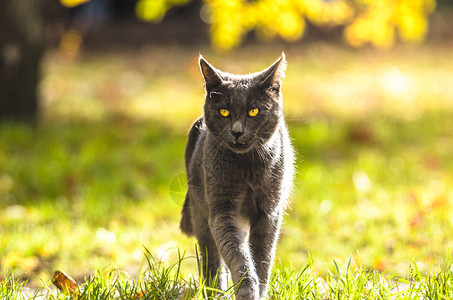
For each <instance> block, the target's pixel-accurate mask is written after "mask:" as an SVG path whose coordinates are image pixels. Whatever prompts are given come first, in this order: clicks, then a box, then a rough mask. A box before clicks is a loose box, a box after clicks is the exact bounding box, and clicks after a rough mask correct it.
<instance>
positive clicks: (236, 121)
mask: <svg viewBox="0 0 453 300" xmlns="http://www.w3.org/2000/svg"><path fill="white" fill-rule="evenodd" d="M199 63H200V67H201V71H202V74H203V77H204V79H205V83H206V99H205V105H204V115H203V116H202V117H200V118H199V119H198V120H197V121H196V122H195V123H194V125H193V126H192V129H191V130H190V133H189V139H188V142H187V147H186V154H185V159H186V169H187V179H188V186H189V187H188V191H187V195H186V200H185V203H184V207H183V210H182V218H181V224H180V227H181V230H182V231H183V232H184V233H186V234H188V235H194V236H195V237H196V238H197V239H198V243H199V247H200V252H201V255H202V258H203V263H204V266H203V273H204V274H203V275H204V276H205V278H207V279H208V280H209V278H211V277H213V276H214V275H215V274H216V272H218V270H220V268H221V266H222V265H223V264H226V266H227V267H228V269H229V270H230V272H231V276H232V279H233V283H234V284H235V285H237V291H236V299H258V298H259V297H260V296H265V295H266V291H267V284H268V281H269V277H270V272H271V267H272V263H273V259H274V255H275V249H276V245H277V239H278V234H279V230H280V225H281V220H282V214H283V210H284V207H285V202H286V200H287V198H288V196H289V193H290V189H291V184H292V177H293V160H294V159H293V150H292V147H291V143H290V138H289V135H288V131H287V128H286V125H285V122H284V119H283V111H282V96H281V91H280V84H281V79H282V77H283V76H284V72H285V68H286V61H285V56H284V55H283V54H282V57H280V59H279V60H277V61H276V62H275V63H274V64H273V65H272V66H270V67H269V68H267V69H265V70H263V71H261V72H258V73H254V74H250V75H232V74H229V73H225V72H222V71H220V70H218V69H216V68H214V67H213V66H211V65H210V64H209V63H208V62H207V61H206V60H205V59H204V58H203V57H201V56H200V59H199ZM221 108H224V109H228V110H229V111H230V116H229V117H226V118H225V117H222V116H221V115H220V113H219V110H220V109H221ZM252 108H259V113H258V115H257V116H256V117H250V116H249V115H248V111H249V110H250V109H252ZM235 143H236V144H235ZM243 224H246V226H245V227H244V226H243ZM241 280H242V281H241ZM219 288H222V289H225V288H226V281H225V278H224V275H220V282H219Z"/></svg>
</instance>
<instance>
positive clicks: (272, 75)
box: [199, 53, 286, 153]
mask: <svg viewBox="0 0 453 300" xmlns="http://www.w3.org/2000/svg"><path fill="white" fill-rule="evenodd" d="M199 64H200V68H201V73H202V74H203V77H204V80H205V83H206V99H205V105H204V116H205V122H206V126H207V127H208V130H209V131H210V132H211V133H212V135H213V137H214V138H215V139H216V140H217V141H218V142H219V143H221V144H222V146H224V147H227V148H229V149H231V150H233V151H235V152H237V153H245V152H247V151H249V150H250V149H252V148H253V147H255V146H257V145H264V144H265V143H266V142H267V141H268V140H269V139H270V138H271V137H272V135H273V134H274V132H275V130H276V129H277V127H278V124H279V122H281V121H282V114H283V111H282V105H281V102H282V95H281V91H280V85H281V81H282V78H283V77H284V73H285V70H286V60H285V55H284V54H283V53H282V56H281V57H280V58H279V59H278V60H277V61H276V62H275V63H273V64H272V65H271V66H270V67H268V68H267V69H265V70H263V71H261V72H257V73H253V74H249V75H233V74H230V73H226V72H223V71H220V70H219V69H216V68H215V67H213V66H212V65H211V64H209V63H208V62H207V61H206V60H205V59H204V58H203V57H202V56H201V55H200V58H199Z"/></svg>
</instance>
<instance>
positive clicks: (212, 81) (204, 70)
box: [198, 54, 222, 89]
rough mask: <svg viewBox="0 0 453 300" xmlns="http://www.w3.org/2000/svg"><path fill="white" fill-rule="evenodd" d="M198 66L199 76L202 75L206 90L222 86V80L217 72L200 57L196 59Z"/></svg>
mask: <svg viewBox="0 0 453 300" xmlns="http://www.w3.org/2000/svg"><path fill="white" fill-rule="evenodd" d="M198 63H199V64H200V69H201V74H203V78H204V81H205V83H206V89H210V88H213V87H216V86H219V85H221V84H222V78H221V77H220V74H219V71H218V70H217V69H216V68H214V67H213V66H212V65H211V64H210V63H208V62H207V61H206V59H204V58H203V56H201V54H200V57H199V58H198Z"/></svg>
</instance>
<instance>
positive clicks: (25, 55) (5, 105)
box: [0, 0, 43, 121]
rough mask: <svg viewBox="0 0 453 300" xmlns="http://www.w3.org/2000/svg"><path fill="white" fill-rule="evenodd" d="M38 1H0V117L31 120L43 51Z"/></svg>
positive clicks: (33, 117) (32, 119)
mask: <svg viewBox="0 0 453 300" xmlns="http://www.w3.org/2000/svg"><path fill="white" fill-rule="evenodd" d="M38 2H39V1H30V0H1V1H0V120H5V119H15V120H29V121H34V120H35V119H36V117H37V113H38V91H37V88H38V83H39V75H40V61H41V57H42V54H43V26H42V22H41V19H40V15H39V9H38V4H37V3H38Z"/></svg>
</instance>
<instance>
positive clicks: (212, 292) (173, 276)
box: [0, 250, 453, 300]
mask: <svg viewBox="0 0 453 300" xmlns="http://www.w3.org/2000/svg"><path fill="white" fill-rule="evenodd" d="M175 251H176V250H175ZM177 253H178V257H177V259H176V260H175V262H173V263H168V262H162V261H159V260H156V259H155V258H153V257H152V256H151V254H150V253H149V252H146V259H147V264H146V266H145V267H144V268H143V269H142V270H141V271H140V272H139V273H138V274H137V275H136V276H131V275H130V274H128V273H127V272H125V271H122V270H119V269H117V268H112V267H110V268H106V269H96V270H95V271H94V272H93V273H92V275H90V276H87V277H85V278H84V279H83V281H81V282H79V283H78V286H77V287H76V289H74V290H72V291H70V292H69V291H68V290H59V289H57V288H55V287H53V286H52V285H51V282H49V283H46V282H43V283H42V285H41V287H39V288H36V289H34V290H30V289H29V288H26V287H25V286H24V282H23V281H20V278H17V277H15V275H14V274H13V273H8V274H5V275H6V276H5V277H4V279H3V280H1V281H0V297H2V299H17V300H22V299H24V300H25V299H53V300H59V299H68V298H71V299H80V300H84V299H86V300H88V299H90V300H98V299H99V300H101V299H102V300H106V299H200V300H201V299H233V292H234V286H232V288H230V289H229V290H228V291H219V290H218V289H217V288H216V282H217V281H216V280H217V279H216V278H217V277H216V278H214V280H213V281H212V282H211V283H210V284H207V282H206V281H205V280H199V279H198V278H197V276H192V275H191V276H185V275H184V274H183V273H182V271H181V270H182V269H183V265H184V264H186V263H188V262H192V263H197V264H198V267H199V268H200V267H201V261H200V258H199V257H198V256H197V257H188V256H185V254H184V253H181V252H179V251H177ZM312 263H313V262H312V261H311V260H309V261H308V262H307V263H305V264H303V265H302V266H300V267H297V268H291V269H288V268H283V267H281V266H276V267H274V269H273V272H272V276H271V279H270V282H269V295H268V296H267V297H266V299H319V300H321V299H451V297H452V296H453V289H452V285H453V276H452V274H453V273H452V271H451V266H452V262H451V260H450V259H449V260H447V261H446V262H445V263H444V265H443V266H441V267H435V268H433V269H430V271H429V272H428V273H422V272H420V270H419V268H418V266H417V264H416V263H412V264H411V268H410V272H408V273H407V274H405V275H404V276H395V275H393V276H389V275H387V274H385V273H380V272H377V271H375V270H369V269H366V268H363V267H361V266H358V265H356V264H355V262H354V260H353V259H352V258H349V260H348V263H347V264H346V265H342V264H341V263H340V262H338V261H336V260H333V261H332V262H330V263H329V267H330V265H331V266H332V267H333V270H332V271H331V270H330V269H327V273H326V275H325V276H319V274H318V273H317V272H315V271H314V268H313V264H312ZM326 268H328V267H327V265H326ZM0 275H1V274H0ZM230 284H231V282H230Z"/></svg>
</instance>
